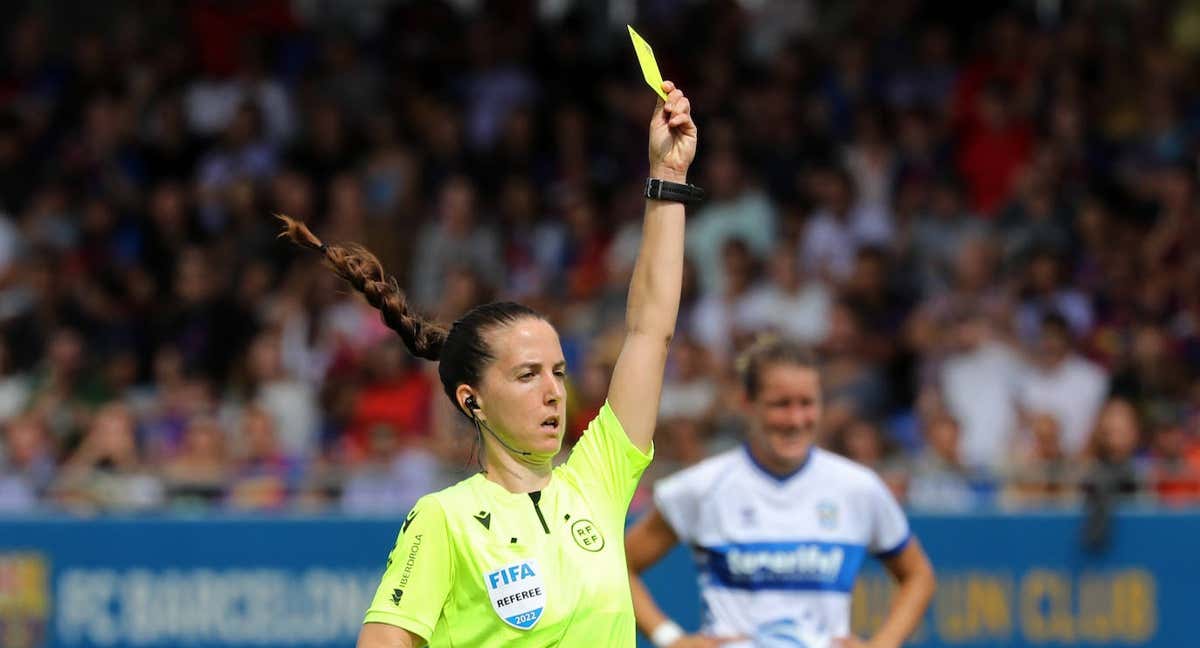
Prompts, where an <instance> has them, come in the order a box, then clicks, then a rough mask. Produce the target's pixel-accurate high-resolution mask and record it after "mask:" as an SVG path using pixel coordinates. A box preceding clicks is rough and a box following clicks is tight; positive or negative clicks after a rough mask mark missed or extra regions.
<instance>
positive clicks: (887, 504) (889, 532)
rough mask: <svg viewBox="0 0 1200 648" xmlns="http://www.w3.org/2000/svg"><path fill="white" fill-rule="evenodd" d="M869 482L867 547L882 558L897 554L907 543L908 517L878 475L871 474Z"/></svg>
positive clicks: (908, 534) (908, 532)
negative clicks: (869, 529)
mask: <svg viewBox="0 0 1200 648" xmlns="http://www.w3.org/2000/svg"><path fill="white" fill-rule="evenodd" d="M869 483H870V486H869V489H868V493H867V507H868V510H869V511H870V514H871V519H870V524H871V533H870V537H869V539H868V543H869V544H868V546H867V549H868V550H870V552H871V553H873V554H875V556H876V557H877V558H879V559H880V560H884V559H887V558H891V557H893V556H895V555H897V554H899V553H900V552H901V551H903V550H904V547H905V546H907V545H908V540H909V537H910V531H909V528H908V518H907V517H905V516H904V510H903V509H901V508H900V504H899V503H897V502H896V498H895V497H893V496H892V492H891V491H889V490H888V488H887V486H886V485H884V483H883V481H882V480H881V479H879V477H877V476H876V475H874V474H872V475H871V480H870V482H869Z"/></svg>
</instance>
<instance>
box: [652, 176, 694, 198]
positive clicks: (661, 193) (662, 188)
mask: <svg viewBox="0 0 1200 648" xmlns="http://www.w3.org/2000/svg"><path fill="white" fill-rule="evenodd" d="M646 197H647V198H650V199H651V200H672V201H675V202H681V203H685V204H691V203H698V202H701V201H703V200H704V190H703V189H701V188H700V187H697V186H696V185H691V184H682V183H679V182H671V181H670V180H662V179H659V178H646Z"/></svg>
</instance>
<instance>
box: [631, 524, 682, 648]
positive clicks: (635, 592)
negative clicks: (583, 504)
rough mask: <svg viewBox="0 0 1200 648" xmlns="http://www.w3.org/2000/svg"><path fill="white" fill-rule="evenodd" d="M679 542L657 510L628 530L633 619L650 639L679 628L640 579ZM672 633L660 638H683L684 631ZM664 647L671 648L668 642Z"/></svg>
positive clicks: (669, 525)
mask: <svg viewBox="0 0 1200 648" xmlns="http://www.w3.org/2000/svg"><path fill="white" fill-rule="evenodd" d="M678 542H679V538H678V536H677V535H676V533H674V529H672V528H671V524H668V523H667V521H666V518H664V517H662V514H660V512H659V510H658V508H655V506H650V510H648V511H646V514H644V515H643V516H642V517H640V518H638V520H637V522H635V523H634V524H632V526H631V527H629V532H626V533H625V562H626V563H628V564H629V589H630V593H631V594H632V596H634V617H635V618H636V620H637V629H638V630H641V631H642V632H643V634H646V636H647V637H654V636H655V631H656V630H660V629H662V628H665V625H664V624H670V625H672V626H673V629H678V628H679V626H678V624H676V623H674V622H673V620H671V618H668V617H667V616H666V614H665V613H662V610H661V608H660V607H659V604H658V602H656V601H655V600H654V596H653V595H652V594H650V590H649V589H647V588H646V583H643V582H642V577H641V576H640V574H641V572H642V571H646V570H647V569H649V568H650V566H652V565H654V563H658V562H659V560H661V559H662V557H664V556H666V554H667V553H668V552H670V551H671V548H672V547H674V546H676V544H678ZM673 629H672V630H668V631H665V635H660V636H666V635H670V634H679V635H682V634H683V631H682V630H679V631H678V632H674V630H673ZM655 643H659V642H655ZM662 643H664V644H665V646H670V643H667V642H666V641H664V642H662Z"/></svg>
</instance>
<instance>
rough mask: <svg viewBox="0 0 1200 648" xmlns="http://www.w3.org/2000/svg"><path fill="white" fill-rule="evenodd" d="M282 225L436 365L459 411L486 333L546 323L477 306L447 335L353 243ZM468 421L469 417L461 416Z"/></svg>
mask: <svg viewBox="0 0 1200 648" xmlns="http://www.w3.org/2000/svg"><path fill="white" fill-rule="evenodd" d="M275 216H276V218H278V219H279V220H281V221H283V224H284V231H283V232H282V233H280V236H281V237H283V236H286V237H287V238H288V239H290V240H291V241H292V243H295V244H296V245H299V246H301V247H306V248H309V249H312V250H316V251H318V252H320V253H321V254H323V255H324V256H325V261H326V263H328V264H329V266H330V267H331V268H332V269H333V271H334V272H336V273H337V275H338V276H339V277H341V278H342V279H345V280H346V281H347V282H348V283H349V284H350V285H352V286H354V288H355V290H357V291H358V292H360V293H362V294H363V296H365V297H366V298H367V301H368V302H370V304H371V305H372V306H374V307H375V308H377V309H379V312H380V313H381V314H382V316H383V322H384V323H385V324H387V325H388V327H390V328H391V329H392V330H394V331H396V332H397V333H399V334H400V339H402V340H404V345H405V346H406V347H408V350H409V351H410V352H412V354H413V355H414V356H416V357H418V358H423V359H425V360H433V361H435V362H437V363H438V376H439V377H440V378H441V379H442V389H443V390H445V392H446V397H447V398H449V399H450V401H451V402H452V403H454V406H455V407H457V408H458V409H459V410H460V411H462V406H461V404H460V403H459V402H458V400H457V399H456V398H455V396H454V392H455V390H456V389H457V388H458V386H459V385H461V384H464V383H465V384H468V385H473V386H474V385H478V384H479V380H480V378H481V377H482V375H483V369H484V367H486V366H487V364H488V363H489V362H490V361H492V360H493V359H494V357H495V356H494V355H493V354H492V351H491V349H490V348H489V347H488V345H487V343H486V342H485V341H484V337H483V336H484V334H485V333H486V332H487V331H489V330H491V329H493V328H496V327H499V326H504V325H505V324H510V323H512V322H515V321H517V320H520V319H524V318H527V317H534V318H537V319H544V318H543V317H542V315H541V314H539V313H538V312H537V311H535V310H533V309H532V308H529V307H528V306H524V305H522V304H517V303H515V302H493V303H490V304H483V305H481V306H476V307H475V308H472V309H471V310H469V311H467V313H466V314H464V315H463V316H462V317H460V318H459V319H458V320H457V321H456V322H454V324H453V325H451V327H450V329H449V330H446V329H445V328H443V327H441V326H439V325H437V324H435V323H433V322H430V321H428V320H426V319H424V318H423V317H421V316H420V315H418V314H416V313H414V312H412V311H411V310H409V308H408V299H407V298H406V297H405V295H404V291H402V290H400V285H399V284H398V283H397V282H396V278H395V277H392V276H389V275H386V274H385V273H384V271H383V266H382V265H381V264H380V263H379V259H378V258H376V257H375V255H374V254H372V253H371V252H370V251H369V250H367V249H366V248H365V247H363V246H361V245H357V244H348V245H326V244H325V243H322V242H321V239H319V238H317V237H316V235H314V234H313V233H312V232H311V231H310V230H309V229H308V227H307V226H306V225H305V224H304V223H301V222H300V221H297V220H295V219H293V218H289V217H287V216H284V215H282V214H276V215H275ZM463 414H466V415H467V416H468V417H470V413H469V412H465V411H464V412H463Z"/></svg>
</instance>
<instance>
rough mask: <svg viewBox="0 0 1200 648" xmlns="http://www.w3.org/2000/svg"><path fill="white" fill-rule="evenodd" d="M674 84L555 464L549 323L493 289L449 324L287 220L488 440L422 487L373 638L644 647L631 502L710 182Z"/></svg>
mask: <svg viewBox="0 0 1200 648" xmlns="http://www.w3.org/2000/svg"><path fill="white" fill-rule="evenodd" d="M662 88H663V91H664V92H665V93H666V94H667V100H666V102H663V101H662V100H659V101H658V104H657V106H656V107H655V110H654V115H653V117H652V118H651V121H650V145H649V154H650V174H651V178H657V179H658V180H661V181H664V182H651V181H647V189H646V194H647V202H646V211H645V219H644V225H643V229H642V243H641V250H640V252H639V256H638V260H637V264H636V266H635V269H634V273H633V278H632V280H631V282H630V286H629V304H628V311H627V313H626V327H627V331H626V334H625V340H624V344H623V346H622V348H621V352H620V356H619V357H618V359H617V363H616V366H615V368H614V370H613V376H612V382H611V384H610V385H609V390H608V398H607V402H606V404H605V405H604V406H603V407H602V408H601V410H600V414H599V415H598V416H597V417H596V418H595V419H594V420H592V421H591V423H590V424H589V425H588V427H587V431H586V432H585V433H584V435H583V437H582V438H581V439H580V441H579V442H578V443H577V444H576V446H575V448H574V449H573V451H572V452H571V456H570V458H568V459H567V461H566V463H565V464H563V465H561V466H559V467H557V468H555V467H552V465H551V459H552V458H553V457H554V456H555V454H557V453H558V451H559V447H560V445H561V444H562V438H563V430H564V428H565V427H566V421H565V420H564V417H565V413H566V402H565V396H566V392H565V390H564V385H563V381H564V378H565V376H566V367H565V362H564V360H563V352H562V348H561V346H560V344H559V340H558V335H557V333H556V332H555V330H554V328H553V327H552V326H551V325H550V324H549V323H548V322H547V321H546V320H544V319H542V318H541V317H540V316H539V315H538V314H537V313H535V312H534V311H533V310H531V309H529V308H527V307H524V306H521V305H518V304H513V303H494V304H487V305H483V306H479V307H477V308H474V309H472V310H471V311H469V312H468V313H466V314H465V315H463V316H462V318H461V319H459V320H458V321H457V322H455V323H454V325H453V326H451V327H450V330H449V331H444V330H441V329H439V328H437V327H435V326H434V325H433V324H431V323H429V322H425V321H422V320H421V319H419V318H418V317H417V316H416V315H414V314H413V313H411V312H409V310H408V308H407V306H406V303H405V297H404V295H403V294H402V293H401V291H400V290H399V288H398V287H397V286H396V283H395V281H394V280H393V279H391V278H390V277H386V276H385V275H384V273H383V270H382V268H381V267H380V265H379V262H378V261H377V260H376V258H375V257H374V256H373V255H372V254H371V253H369V252H367V251H366V250H365V249H363V248H361V247H358V246H338V245H328V246H326V245H324V244H322V243H321V241H320V240H319V239H317V238H316V237H315V236H313V235H312V233H311V232H309V231H308V229H307V228H306V227H304V225H302V224H301V223H298V222H296V221H293V220H291V219H289V218H286V217H281V218H282V219H283V220H284V221H285V224H286V226H287V230H286V232H285V234H286V235H288V236H289V237H290V238H291V240H292V241H293V242H295V243H297V244H299V245H302V246H305V247H309V248H313V249H317V250H320V251H321V252H322V253H323V254H324V256H325V259H326V261H327V262H328V263H329V264H330V265H331V266H332V267H333V269H334V270H335V271H336V272H337V273H338V275H339V276H341V277H342V278H343V279H345V280H347V281H348V282H350V283H351V284H352V285H353V286H354V287H355V288H356V289H358V290H359V291H361V292H362V293H363V294H364V295H365V296H366V297H367V299H368V300H369V301H370V303H371V304H372V305H374V306H375V307H376V308H378V309H379V310H381V311H382V313H383V318H384V321H385V322H387V324H388V325H389V326H391V327H392V328H393V329H395V330H396V331H397V332H398V333H399V334H400V337H401V338H403V340H404V342H405V344H406V345H407V346H408V348H409V350H410V351H411V352H412V353H413V354H414V355H416V356H418V357H421V358H425V359H428V360H436V361H438V362H439V366H438V373H439V375H440V377H441V380H442V386H443V387H444V388H445V391H446V395H447V396H449V397H450V399H451V400H452V401H453V402H454V404H455V405H456V406H457V407H458V408H459V410H461V411H462V413H463V414H465V415H466V416H467V417H468V418H470V419H471V421H472V422H473V423H474V425H475V426H476V429H477V431H478V433H479V435H480V437H481V438H482V440H483V472H481V473H479V474H477V475H475V476H473V477H470V478H468V479H465V480H463V481H461V482H459V483H458V484H455V485H454V486H451V487H449V488H447V489H445V490H442V491H439V492H436V493H432V494H429V495H426V496H425V497H422V498H421V499H420V500H419V501H418V502H417V504H416V506H414V508H413V510H412V511H411V512H410V513H409V514H408V517H407V519H406V520H405V521H404V524H403V526H402V527H401V529H400V535H399V537H398V538H397V540H396V546H395V548H394V549H393V550H392V553H391V555H390V556H389V558H388V562H387V569H386V571H385V573H384V575H383V580H382V582H381V583H380V585H379V589H378V591H377V593H376V595H375V598H374V601H373V602H372V603H371V607H370V609H369V610H368V611H367V615H366V619H365V621H364V623H363V627H362V631H361V632H360V634H359V637H358V646H359V647H360V648H408V647H410V646H423V645H426V644H427V643H428V644H429V645H431V646H508V645H528V646H552V645H553V646H558V645H562V646H606V647H607V646H633V645H634V644H635V638H636V637H635V635H636V629H635V627H634V617H633V606H632V602H631V599H630V591H629V579H628V576H627V574H628V572H627V571H626V569H625V544H624V534H623V530H624V523H625V515H626V512H627V509H628V507H629V501H630V499H631V498H632V496H633V492H634V489H635V487H636V486H637V482H638V479H639V478H640V477H641V474H642V471H643V470H644V469H645V468H646V466H647V464H649V462H650V458H651V456H652V455H653V445H652V443H651V439H652V437H653V434H654V424H655V416H656V414H657V410H658V400H659V392H660V390H661V388H662V378H663V368H664V365H665V362H666V356H667V346H668V344H669V342H670V340H671V335H672V332H673V331H674V329H675V318H676V314H677V312H678V310H679V299H680V289H681V284H682V277H683V235H684V206H683V204H681V203H682V202H689V201H690V200H691V199H693V198H694V197H696V196H698V195H699V194H700V193H701V192H699V190H698V189H696V188H695V187H692V186H690V185H686V184H684V183H685V181H686V176H687V170H688V167H689V166H690V165H691V162H692V159H693V157H694V156H695V152H696V135H697V131H696V126H695V124H694V123H693V121H692V118H691V107H690V104H689V102H688V99H687V98H686V97H684V95H683V93H682V92H681V91H679V90H678V89H676V88H675V86H674V84H672V83H671V82H669V81H668V82H665V83H663V86H662ZM651 196H654V198H651ZM485 432H486V434H485Z"/></svg>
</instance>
